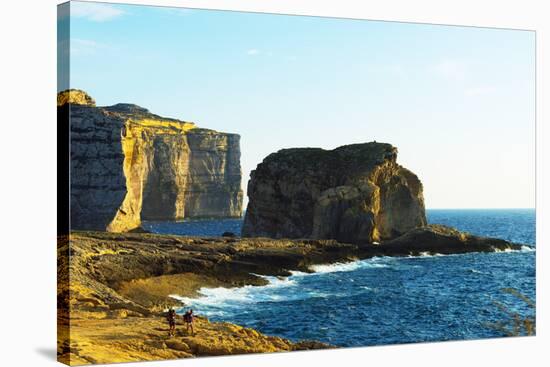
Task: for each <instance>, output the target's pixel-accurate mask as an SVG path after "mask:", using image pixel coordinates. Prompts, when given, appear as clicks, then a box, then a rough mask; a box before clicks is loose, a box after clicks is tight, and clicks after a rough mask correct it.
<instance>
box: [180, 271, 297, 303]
mask: <svg viewBox="0 0 550 367" xmlns="http://www.w3.org/2000/svg"><path fill="white" fill-rule="evenodd" d="M255 275H257V276H259V277H262V278H264V279H266V280H268V282H269V283H268V284H266V285H264V286H254V285H245V286H243V287H233V288H224V287H216V288H207V287H203V288H201V289H199V291H198V293H199V295H200V296H199V297H196V298H193V297H182V296H179V295H177V294H172V295H170V296H169V297H171V298H173V299H175V300H178V301H180V302H182V303H184V304H186V305H196V306H202V307H209V306H210V307H211V306H219V305H224V304H231V303H255V302H259V301H278V300H281V299H282V297H281V296H280V295H277V294H273V293H269V291H268V292H266V290H270V289H274V288H283V287H292V286H295V285H296V281H295V280H293V279H291V278H290V277H284V278H282V277H274V276H267V275H258V274H255Z"/></svg>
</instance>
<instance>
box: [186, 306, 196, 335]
mask: <svg viewBox="0 0 550 367" xmlns="http://www.w3.org/2000/svg"><path fill="white" fill-rule="evenodd" d="M183 321H185V324H186V325H187V329H186V331H187V333H189V329H191V333H193V336H195V330H194V329H193V310H189V311H187V312H186V313H185V314H184V315H183Z"/></svg>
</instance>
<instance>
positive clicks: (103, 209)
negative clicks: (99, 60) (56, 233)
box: [58, 91, 242, 232]
mask: <svg viewBox="0 0 550 367" xmlns="http://www.w3.org/2000/svg"><path fill="white" fill-rule="evenodd" d="M69 93H74V92H72V91H71V92H69ZM78 93H84V92H82V91H78ZM90 100H91V101H93V100H92V99H91V98H89V96H87V98H86V97H84V96H81V95H79V96H78V97H77V98H75V97H74V96H70V97H62V98H61V101H62V103H61V104H59V101H60V97H58V116H60V123H61V124H67V125H68V124H69V121H63V120H64V118H63V116H70V132H71V134H70V151H71V167H70V168H71V171H70V180H71V183H70V189H71V193H70V196H71V227H72V228H73V229H98V230H108V231H112V232H125V231H129V230H132V229H134V228H137V227H139V226H140V224H141V220H175V219H183V218H196V217H240V216H241V212H242V191H241V187H240V184H241V167H240V148H239V136H238V135H236V134H228V133H221V132H217V131H213V130H207V129H199V128H197V127H196V126H195V125H194V124H193V123H190V122H184V121H179V120H175V119H169V118H163V117H160V116H157V115H154V114H152V113H150V112H149V111H148V110H146V109H144V108H142V107H139V106H136V105H131V104H117V105H114V106H109V107H95V105H94V104H91V103H86V101H90ZM63 101H66V103H63ZM82 101H83V104H80V103H79V102H82ZM65 120H66V119H65ZM60 128H67V127H66V126H60Z"/></svg>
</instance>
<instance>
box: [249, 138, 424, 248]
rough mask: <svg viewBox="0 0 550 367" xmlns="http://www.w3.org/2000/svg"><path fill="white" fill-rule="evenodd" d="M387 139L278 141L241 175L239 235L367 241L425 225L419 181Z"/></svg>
mask: <svg viewBox="0 0 550 367" xmlns="http://www.w3.org/2000/svg"><path fill="white" fill-rule="evenodd" d="M396 159H397V149H396V148H395V147H393V146H391V145H390V144H383V143H376V142H371V143H365V144H354V145H346V146H342V147H339V148H336V149H334V150H330V151H327V150H323V149H316V148H296V149H284V150H281V151H279V152H277V153H274V154H271V155H269V156H268V157H267V158H265V159H264V161H263V162H262V163H260V164H259V165H258V167H257V168H256V170H254V171H252V173H251V179H250V181H249V183H248V197H249V199H250V201H249V204H248V208H247V211H246V216H245V220H244V225H243V231H242V232H243V233H242V234H243V236H250V237H258V236H265V237H273V238H316V239H335V240H338V241H341V242H350V243H372V242H374V241H383V240H388V239H392V238H395V237H398V236H400V235H402V234H404V233H405V232H407V231H409V230H411V229H414V228H418V227H422V226H424V225H426V215H425V209H424V198H423V194H422V183H421V182H420V180H419V179H418V177H417V176H416V175H415V174H414V173H412V172H411V171H409V170H407V169H406V168H404V167H402V166H400V165H399V164H397V162H396Z"/></svg>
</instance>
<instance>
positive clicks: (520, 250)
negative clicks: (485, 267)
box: [494, 245, 537, 253]
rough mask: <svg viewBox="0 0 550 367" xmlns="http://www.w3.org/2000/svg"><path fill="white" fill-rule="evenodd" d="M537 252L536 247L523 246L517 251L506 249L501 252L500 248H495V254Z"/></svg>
mask: <svg viewBox="0 0 550 367" xmlns="http://www.w3.org/2000/svg"><path fill="white" fill-rule="evenodd" d="M535 251H537V250H536V248H535V247H534V246H528V245H522V246H521V248H520V249H519V250H515V249H511V248H505V249H503V250H501V249H499V248H495V251H494V252H506V253H510V252H535Z"/></svg>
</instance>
